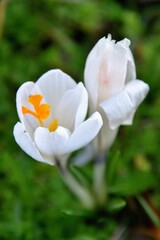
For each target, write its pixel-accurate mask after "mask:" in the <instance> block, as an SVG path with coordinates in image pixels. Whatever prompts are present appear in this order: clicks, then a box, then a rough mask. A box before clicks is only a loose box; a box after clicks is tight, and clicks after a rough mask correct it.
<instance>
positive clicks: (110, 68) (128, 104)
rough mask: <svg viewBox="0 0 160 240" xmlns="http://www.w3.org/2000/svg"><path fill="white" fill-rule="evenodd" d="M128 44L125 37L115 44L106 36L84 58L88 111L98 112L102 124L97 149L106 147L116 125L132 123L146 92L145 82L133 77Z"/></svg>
mask: <svg viewBox="0 0 160 240" xmlns="http://www.w3.org/2000/svg"><path fill="white" fill-rule="evenodd" d="M129 45H130V41H129V40H128V39H123V40H122V41H119V42H117V43H115V40H112V39H111V35H108V38H105V37H104V38H102V39H100V40H99V41H98V43H97V44H96V45H95V46H94V48H93V49H92V50H91V52H90V53H89V55H88V58H87V61H86V66H85V72H84V77H85V85H86V88H87V90H88V93H89V109H90V113H93V112H94V111H99V112H100V113H101V115H102V118H103V123H104V124H103V127H102V129H101V131H100V134H99V135H98V136H97V140H98V141H97V144H96V146H97V148H98V149H97V150H98V151H102V152H103V151H104V150H107V149H109V148H110V146H111V145H112V143H113V141H114V139H115V137H116V134H117V131H118V128H119V126H120V125H130V124H132V121H133V117H134V114H135V112H136V109H137V107H138V106H139V104H140V103H141V102H142V101H143V100H144V98H145V97H146V95H147V93H148V91H149V86H148V85H147V84H146V83H144V82H143V81H141V80H137V79H136V69H135V63H134V59H133V56H132V53H131V50H130V48H129Z"/></svg>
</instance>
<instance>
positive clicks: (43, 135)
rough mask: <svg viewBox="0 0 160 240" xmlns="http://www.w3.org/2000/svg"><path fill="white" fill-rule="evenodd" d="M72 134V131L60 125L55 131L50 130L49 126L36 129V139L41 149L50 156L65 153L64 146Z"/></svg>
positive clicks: (45, 154)
mask: <svg viewBox="0 0 160 240" xmlns="http://www.w3.org/2000/svg"><path fill="white" fill-rule="evenodd" d="M69 136H70V132H69V131H68V130H67V129H65V128H63V127H58V129H57V130H56V131H55V132H50V131H49V130H48V129H47V128H43V127H39V128H37V129H36V131H35V135H34V140H35V144H36V146H37V148H38V149H39V151H40V152H41V153H42V154H43V155H44V156H47V157H49V158H54V157H55V156H59V155H63V150H64V146H65V144H66V141H67V140H68V138H69Z"/></svg>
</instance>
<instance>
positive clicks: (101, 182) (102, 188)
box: [93, 152, 107, 206]
mask: <svg viewBox="0 0 160 240" xmlns="http://www.w3.org/2000/svg"><path fill="white" fill-rule="evenodd" d="M105 170H106V161H105V153H104V152H103V153H101V154H99V155H98V157H97V158H96V160H95V166H94V177H93V188H94V192H95V195H96V199H97V202H98V204H99V205H100V206H103V205H104V204H105V203H106V200H107V185H106V181H105Z"/></svg>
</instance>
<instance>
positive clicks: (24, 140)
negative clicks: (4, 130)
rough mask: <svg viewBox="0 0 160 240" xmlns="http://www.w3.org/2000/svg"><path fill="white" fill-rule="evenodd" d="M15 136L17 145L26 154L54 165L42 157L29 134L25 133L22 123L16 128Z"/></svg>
mask: <svg viewBox="0 0 160 240" xmlns="http://www.w3.org/2000/svg"><path fill="white" fill-rule="evenodd" d="M13 134H14V137H15V140H16V142H17V144H18V145H19V146H20V147H21V148H22V150H23V151H24V152H25V153H27V154H28V155H29V156H31V157H32V158H34V159H35V160H37V161H39V162H45V163H48V164H51V165H52V164H53V163H52V162H49V161H48V160H46V159H44V158H43V157H42V155H41V154H40V152H39V151H38V149H37V148H36V146H35V144H34V142H33V141H32V139H31V138H30V136H29V134H28V133H27V132H26V131H25V129H24V127H23V125H22V124H21V123H20V122H18V123H17V124H16V125H15V126H14V130H13Z"/></svg>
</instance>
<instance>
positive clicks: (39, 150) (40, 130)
mask: <svg viewBox="0 0 160 240" xmlns="http://www.w3.org/2000/svg"><path fill="white" fill-rule="evenodd" d="M16 103H17V111H18V116H19V119H20V122H18V123H17V124H16V125H15V127H14V136H15V140H16V142H17V143H18V144H19V146H20V147H21V148H22V149H23V150H24V151H25V152H26V153H27V154H28V155H30V156H31V157H32V158H34V159H36V160H37V161H41V162H46V163H49V164H54V161H55V157H59V156H66V155H67V154H69V153H71V152H72V151H74V150H77V149H79V148H81V147H83V146H85V145H86V144H88V143H89V142H90V141H92V140H93V138H94V137H95V136H96V135H97V133H98V132H99V130H100V128H101V126H102V118H101V116H100V114H99V113H98V112H95V113H94V114H93V115H92V116H91V117H90V118H89V119H87V120H86V121H84V119H85V117H86V112H87V108H88V94H87V91H86V89H85V87H84V86H83V84H82V83H79V84H76V83H75V81H74V80H73V79H72V78H71V77H69V76H68V75H67V74H65V73H63V72H62V71H60V70H50V71H48V72H47V73H45V74H44V75H42V76H41V77H40V78H39V79H38V81H37V82H36V83H33V82H26V83H24V84H23V85H22V86H21V87H20V88H19V90H18V91H17V98H16Z"/></svg>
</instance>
